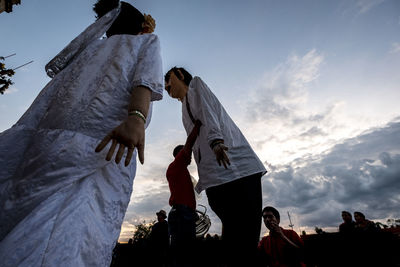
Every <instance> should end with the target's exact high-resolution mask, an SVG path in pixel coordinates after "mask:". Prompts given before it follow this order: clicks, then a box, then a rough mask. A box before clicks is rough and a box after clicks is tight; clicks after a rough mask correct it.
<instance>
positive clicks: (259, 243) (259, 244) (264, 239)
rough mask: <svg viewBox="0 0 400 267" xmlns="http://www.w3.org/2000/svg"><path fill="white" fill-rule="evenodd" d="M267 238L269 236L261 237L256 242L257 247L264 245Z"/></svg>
mask: <svg viewBox="0 0 400 267" xmlns="http://www.w3.org/2000/svg"><path fill="white" fill-rule="evenodd" d="M268 239H269V236H263V237H262V238H261V240H260V242H258V248H261V247H263V246H265V245H266V244H267V240H268Z"/></svg>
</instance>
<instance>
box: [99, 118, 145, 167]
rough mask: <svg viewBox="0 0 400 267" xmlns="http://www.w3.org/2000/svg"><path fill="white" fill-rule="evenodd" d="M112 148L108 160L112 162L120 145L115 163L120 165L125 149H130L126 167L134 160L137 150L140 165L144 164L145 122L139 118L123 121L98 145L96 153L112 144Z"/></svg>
mask: <svg viewBox="0 0 400 267" xmlns="http://www.w3.org/2000/svg"><path fill="white" fill-rule="evenodd" d="M110 140H111V141H112V143H111V147H110V149H109V150H108V153H107V156H106V160H108V161H110V160H111V159H112V157H113V155H114V151H115V148H116V146H117V144H119V148H118V152H117V153H116V155H115V162H116V163H117V164H118V163H119V162H120V161H121V158H122V156H123V155H124V152H125V147H126V148H127V149H128V152H127V154H126V158H125V166H128V164H129V162H130V161H131V159H132V155H133V150H134V149H135V147H136V149H137V151H138V154H139V161H140V163H142V164H143V163H144V140H145V133H144V121H143V120H142V119H141V118H139V117H137V116H130V117H128V118H127V119H126V120H125V121H123V122H122V123H121V124H120V125H119V126H117V127H116V128H115V129H114V130H112V131H111V132H110V133H109V134H108V135H107V136H106V137H104V139H103V140H102V141H101V142H100V143H99V144H98V145H97V147H96V150H95V151H96V152H100V151H102V150H103V148H104V147H105V146H106V145H107V144H108V143H109V142H110Z"/></svg>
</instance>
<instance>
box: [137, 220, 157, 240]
mask: <svg viewBox="0 0 400 267" xmlns="http://www.w3.org/2000/svg"><path fill="white" fill-rule="evenodd" d="M154 223H155V221H152V222H149V223H146V221H143V222H142V223H139V224H136V225H135V227H136V231H135V233H134V234H133V243H134V244H135V243H138V242H140V241H143V240H148V239H149V237H150V233H151V229H152V228H153V225H154Z"/></svg>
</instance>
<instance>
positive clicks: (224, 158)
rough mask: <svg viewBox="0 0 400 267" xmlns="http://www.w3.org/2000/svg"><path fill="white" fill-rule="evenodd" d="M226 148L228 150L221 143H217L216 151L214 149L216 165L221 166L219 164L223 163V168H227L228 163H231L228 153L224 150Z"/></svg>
mask: <svg viewBox="0 0 400 267" xmlns="http://www.w3.org/2000/svg"><path fill="white" fill-rule="evenodd" d="M227 150H228V148H227V147H226V146H224V145H222V144H221V145H219V147H218V149H217V151H215V155H216V158H217V162H218V165H219V166H221V164H222V165H224V168H225V169H228V165H231V162H230V161H229V157H228V154H226V152H225V151H227Z"/></svg>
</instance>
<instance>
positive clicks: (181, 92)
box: [165, 71, 188, 101]
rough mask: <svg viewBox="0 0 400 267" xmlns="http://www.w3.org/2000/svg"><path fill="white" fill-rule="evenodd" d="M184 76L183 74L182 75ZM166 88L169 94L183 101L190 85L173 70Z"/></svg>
mask: <svg viewBox="0 0 400 267" xmlns="http://www.w3.org/2000/svg"><path fill="white" fill-rule="evenodd" d="M180 76H181V77H183V75H182V74H181V75H180ZM165 90H166V91H167V92H168V94H169V95H170V96H171V97H172V98H175V99H178V100H179V101H182V100H183V98H184V97H185V96H186V93H187V90H188V86H187V85H186V84H185V83H184V82H183V79H179V78H178V77H177V76H176V74H175V73H174V72H173V71H171V74H170V76H169V79H168V81H166V83H165Z"/></svg>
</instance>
